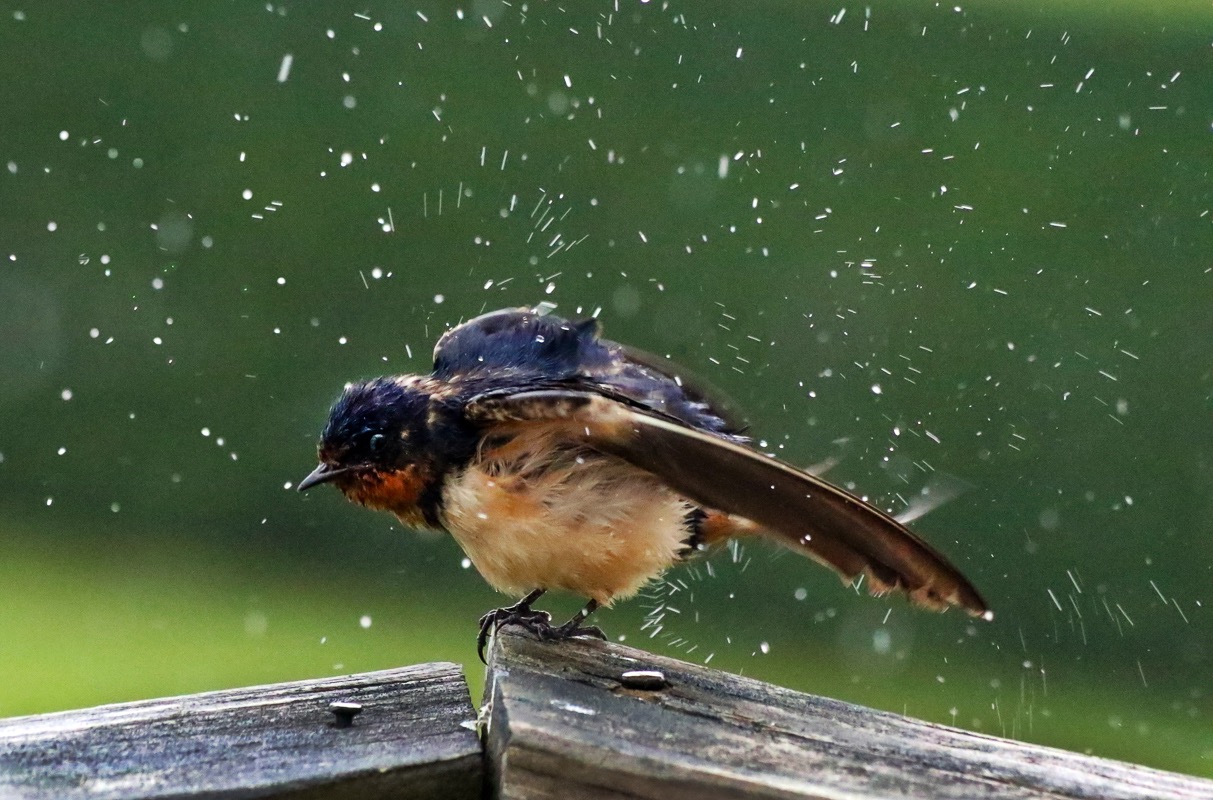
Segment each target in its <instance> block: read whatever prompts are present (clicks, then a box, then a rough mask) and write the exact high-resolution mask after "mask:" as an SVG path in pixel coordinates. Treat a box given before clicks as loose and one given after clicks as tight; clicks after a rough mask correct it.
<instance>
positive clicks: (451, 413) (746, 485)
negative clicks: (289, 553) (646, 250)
mask: <svg viewBox="0 0 1213 800" xmlns="http://www.w3.org/2000/svg"><path fill="white" fill-rule="evenodd" d="M317 455H318V462H319V463H318V465H317V466H316V468H315V469H314V470H313V471H312V472H311V473H310V474H309V475H308V476H307V477H306V478H304V479H303V480H302V481H300V483H299V484H298V489H299V490H300V491H307V490H308V489H311V488H313V487H315V486H317V485H320V484H324V483H330V484H332V485H333V486H335V487H336V488H337V489H339V490H340V491H341V492H342V493H343V494H344V495H345V497H346V498H348V499H349V500H351V501H353V502H354V503H357V504H359V505H362V506H366V507H368V508H371V509H378V510H383V511H387V512H390V513H392V514H394V515H395V516H396V517H397V518H398V519H399V520H400V522H401V523H403V524H404V525H405V526H408V527H412V528H429V529H437V530H442V531H446V532H448V533H449V534H450V535H451V536H452V537H453V538H454V539H455V541H456V542H457V543H458V544H459V546H460V547H461V548H462V549H463V551H464V553H465V554H466V555H467V557H468V559H469V560H470V561H471V563H472V564H473V565H474V566H475V568H476V570H477V571H478V572H479V573H480V575H481V576H482V577H483V578H484V579H485V580H486V581H487V582H488V583H489V584H490V585H491V586H492V587H493V588H495V589H496V590H498V591H499V592H502V593H507V594H510V595H512V596H515V597H518V596H521V598H520V599H519V600H518V601H517V602H515V603H513V604H512V605H509V606H504V607H501V608H496V609H493V610H492V611H489V612H488V613H487V614H485V615H484V616H483V617H481V619H480V627H479V633H478V636H477V653H478V654H479V656H480V658H481V660H482V661H483V660H484V648H485V644H486V642H487V640H488V638H489V637H490V636H491V635H492V634H493V633H494V632H495V631H496V630H497V629H498V628H499V627H501V626H503V625H510V624H513V625H519V626H522V627H524V628H526V629H528V630H530V631H532V632H533V633H534V634H536V635H537V636H538V637H539V638H541V639H548V640H555V639H563V638H568V637H580V636H584V637H596V638H605V636H604V634H603V632H602V630H601V629H600V628H598V627H597V626H594V625H588V624H586V619H587V618H588V617H589V616H590V615H591V614H592V613H594V612H595V611H596V610H597V609H599V608H600V607H609V606H611V605H612V604H613V603H615V602H617V601H620V600H625V599H627V598H629V597H631V596H633V595H634V594H636V593H637V592H638V591H639V590H640V589H641V588H642V587H643V586H645V585H646V584H647V583H649V582H650V581H652V580H653V579H655V578H657V577H659V576H660V575H662V574H663V573H665V572H666V570H668V569H669V568H670V567H672V566H674V565H675V564H678V563H680V562H682V561H685V560H687V559H689V558H691V557H693V556H695V555H696V554H698V553H700V552H701V551H704V550H709V549H711V548H712V547H713V546H714V545H718V544H720V543H722V542H724V541H726V540H729V539H732V538H738V537H751V536H757V537H761V538H764V539H766V540H769V541H773V542H775V543H777V544H779V545H782V546H784V547H786V548H789V549H791V550H794V551H796V552H798V553H801V554H803V555H805V556H808V557H809V558H811V559H813V560H815V561H817V562H820V563H821V564H823V565H825V566H827V567H829V568H831V569H833V570H834V571H835V572H837V573H838V574H839V576H840V577H841V578H842V580H843V581H844V582H846V583H852V584H853V583H855V582H857V581H860V580H865V581H866V584H867V587H868V590H869V591H870V592H871V593H872V594H873V595H883V594H887V593H890V592H901V593H903V594H905V595H906V596H907V597H908V598H909V600H910V601H911V603H912V604H914V605H916V606H920V607H923V608H926V609H932V610H937V611H942V610H945V609H947V608H948V607H951V606H958V607H960V608H963V609H964V610H965V611H966V612H968V613H969V614H970V615H973V616H976V617H984V618H987V619H990V618H992V614H991V612H990V610H989V606H988V605H987V604H986V602H985V600H983V599H982V597H981V595H980V594H979V592H978V591H977V589H976V588H975V587H974V586H973V584H972V583H970V581H969V580H968V579H967V578H965V576H964V575H963V574H961V572H960V571H959V570H958V569H957V568H956V567H954V566H953V565H952V564H951V562H949V561H948V559H947V558H946V557H945V556H944V555H943V554H942V553H940V552H939V551H938V550H936V549H935V548H934V547H932V546H931V545H930V544H928V543H927V542H926V541H924V540H923V539H922V538H921V537H919V536H918V535H917V534H915V533H914V532H912V531H911V530H909V529H908V528H907V527H906V526H905V525H903V524H902V523H900V522H898V521H897V520H896V519H894V518H893V517H892V516H890V515H889V514H887V513H885V512H884V511H882V510H880V509H878V508H876V507H874V506H872V505H869V504H868V503H866V502H864V501H863V500H861V499H859V498H858V497H856V496H854V495H853V494H851V493H849V492H847V491H845V490H843V489H841V488H839V487H837V486H835V485H833V484H831V483H829V482H828V481H826V480H825V479H823V478H821V477H818V476H816V475H812V474H810V473H808V472H806V471H804V470H801V469H798V468H797V467H795V466H792V465H791V464H788V463H785V462H783V461H780V460H778V459H776V458H774V457H772V456H770V455H768V454H765V453H762V452H760V451H758V450H756V449H754V447H753V446H752V444H751V441H750V439H749V438H748V437H747V436H746V435H745V432H744V430H743V427H742V426H741V425H740V424H739V423H738V422H737V421H736V420H735V419H734V415H733V414H732V413H731V411H730V410H729V409H728V408H727V406H726V405H725V404H724V403H722V402H721V401H720V400H719V396H718V395H717V394H716V393H714V391H713V390H712V389H711V388H710V387H708V386H707V385H706V384H704V383H702V382H701V381H698V380H697V379H695V378H693V377H692V376H690V375H689V374H688V373H686V372H685V371H684V370H682V369H681V368H680V367H678V366H677V365H676V364H674V363H673V362H672V361H669V360H667V359H664V358H662V357H660V356H656V355H654V354H651V353H648V352H645V351H643V350H639V349H636V348H633V347H630V346H628V345H624V344H620V343H617V342H613V341H610V340H608V339H605V338H603V337H602V335H601V329H600V327H599V323H598V321H597V319H595V318H588V319H580V320H567V319H564V318H562V317H559V316H556V315H555V314H552V313H551V309H550V308H545V307H543V306H540V307H537V308H525V307H524V308H506V309H501V310H498V311H492V312H489V313H486V314H482V315H480V316H477V317H475V318H474V319H471V320H469V321H467V322H464V323H462V324H460V325H457V326H455V327H453V328H451V329H449V330H447V331H446V332H445V333H444V334H443V335H442V336H441V337H440V338H439V339H438V342H437V344H436V345H435V347H434V361H433V369H432V370H431V371H430V373H429V374H427V375H394V376H383V377H376V378H371V379H367V380H360V381H357V382H353V383H349V384H347V385H346V386H345V388H344V391H343V392H342V393H341V395H340V396H339V397H338V399H337V400H336V402H335V403H333V405H332V407H331V409H330V411H329V415H328V421H327V423H326V424H325V426H324V429H323V431H322V433H321V435H320V440H319V443H318V445H317ZM553 590H555V591H561V592H566V593H571V594H573V595H577V596H580V597H582V598H584V599H585V600H586V604H585V606H584V607H582V608H581V610H580V611H578V612H577V613H576V614H575V615H574V616H573V617H572V618H571V619H569V620H568V621H567V622H565V623H563V624H560V625H556V624H553V623H552V621H551V615H550V614H549V613H547V612H545V611H542V610H538V609H535V608H533V607H532V606H533V604H534V603H535V602H536V601H537V600H538V599H539V598H540V597H541V596H543V595H544V594H545V593H546V592H549V591H553Z"/></svg>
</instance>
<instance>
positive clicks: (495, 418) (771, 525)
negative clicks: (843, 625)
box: [465, 388, 989, 616]
mask: <svg viewBox="0 0 1213 800" xmlns="http://www.w3.org/2000/svg"><path fill="white" fill-rule="evenodd" d="M465 413H466V414H467V415H468V418H469V420H471V421H473V422H481V423H494V424H498V425H500V424H505V425H509V424H519V425H526V424H530V423H538V422H543V423H545V424H551V423H552V422H556V421H563V422H564V423H565V424H567V426H568V431H567V435H568V436H570V437H571V438H578V439H580V440H582V441H584V442H585V443H586V444H587V445H588V446H590V447H592V448H594V449H596V450H598V451H600V452H603V453H607V454H610V455H613V456H615V457H617V458H620V459H623V460H624V461H627V462H629V463H631V464H633V465H635V466H637V467H639V468H640V469H643V470H646V471H648V472H651V473H652V474H654V475H656V476H658V477H659V478H661V479H662V480H663V481H664V482H666V483H667V484H668V485H669V486H670V487H671V488H673V489H674V490H675V491H677V492H679V493H680V494H683V495H684V496H686V497H687V498H689V499H691V500H693V501H695V502H696V503H699V504H702V505H703V506H706V507H708V508H713V509H717V510H720V511H725V512H728V513H730V514H736V515H738V516H741V517H745V518H746V519H749V520H752V521H753V522H755V523H757V524H758V525H759V526H760V527H761V528H763V529H764V531H766V532H767V533H768V534H769V535H771V536H773V537H774V538H776V539H777V540H779V541H780V542H782V543H783V544H785V545H787V546H789V547H792V548H794V549H798V550H802V551H804V552H806V553H807V554H808V555H811V556H812V557H814V558H815V559H817V560H818V561H820V562H822V563H824V564H825V565H827V566H829V567H832V568H833V569H834V570H835V571H837V572H838V573H839V574H840V575H842V576H843V578H845V579H846V580H854V579H856V578H858V577H859V576H861V575H865V576H867V578H868V580H869V582H870V584H871V589H872V590H873V591H874V592H876V593H883V592H885V591H890V590H901V591H904V592H905V593H906V594H907V595H909V597H910V599H911V600H913V601H914V602H915V603H918V604H919V605H922V606H925V607H928V608H933V609H943V608H947V607H948V606H950V605H959V606H961V607H963V608H964V609H965V610H966V611H968V612H969V613H970V614H973V615H975V616H988V614H989V612H988V609H987V606H986V603H985V601H984V600H983V599H982V598H981V595H980V594H979V593H978V592H977V590H976V588H974V587H973V585H972V584H971V583H970V582H969V581H968V580H967V579H966V578H965V577H964V576H963V575H962V574H961V573H960V571H959V570H957V569H956V568H955V567H954V566H952V565H951V564H950V563H949V562H948V560H947V559H946V558H945V557H944V556H943V555H942V554H940V553H939V552H938V551H937V550H935V549H934V548H933V547H931V546H930V545H929V544H927V543H926V542H925V541H923V540H922V539H921V538H919V537H918V536H917V535H916V534H914V533H913V532H912V531H910V530H909V529H908V528H906V527H905V526H904V525H902V524H901V523H899V522H897V521H896V520H895V519H893V518H892V517H890V516H889V515H888V514H885V513H884V512H882V511H880V510H879V509H876V508H873V507H872V506H870V505H868V504H866V503H864V502H863V501H862V500H860V499H858V498H856V497H854V496H852V495H850V494H848V493H847V492H845V491H843V490H842V489H839V488H837V487H835V486H833V485H832V484H830V483H828V482H827V481H824V480H822V479H821V478H818V477H815V476H813V475H809V474H808V473H805V472H803V471H801V470H798V469H796V468H795V467H792V466H790V465H788V464H785V463H783V462H781V461H779V460H777V459H774V458H770V457H767V456H764V455H762V454H761V453H757V452H755V451H754V450H751V449H750V448H748V447H746V446H744V445H741V444H738V443H735V442H732V441H728V440H726V439H724V438H721V437H719V436H716V435H712V434H709V433H704V432H701V431H697V430H695V429H693V428H690V427H688V426H687V425H685V424H683V423H682V422H681V421H679V420H677V419H674V418H670V417H663V416H661V415H659V414H656V413H653V412H652V411H651V410H650V409H646V408H643V407H638V406H635V405H632V404H630V403H629V402H627V399H626V398H619V397H611V396H607V395H605V394H602V393H599V392H598V391H595V390H593V389H569V388H552V389H538V390H531V391H524V392H517V393H512V392H509V391H499V392H491V393H486V394H484V395H480V396H478V397H475V398H473V399H472V400H471V401H470V402H469V403H468V405H467V407H466V409H465Z"/></svg>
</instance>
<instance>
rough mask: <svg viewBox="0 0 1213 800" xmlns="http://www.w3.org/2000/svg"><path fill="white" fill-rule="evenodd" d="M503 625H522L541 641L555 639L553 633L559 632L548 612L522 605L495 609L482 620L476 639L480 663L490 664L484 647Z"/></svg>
mask: <svg viewBox="0 0 1213 800" xmlns="http://www.w3.org/2000/svg"><path fill="white" fill-rule="evenodd" d="M502 625H520V626H522V627H523V628H526V629H527V630H528V631H530V632H531V633H533V634H535V635H536V636H538V637H539V638H540V639H547V638H553V637H551V633H552V632H553V631H555V630H559V629H558V628H555V627H553V626H552V615H551V614H549V613H548V612H546V611H535V610H534V609H532V608H531V607H530V606H528V605H522V604H518V605H513V606H508V607H506V608H494V609H493V610H492V611H490V612H489V613H487V614H485V615H484V616H483V617H481V618H480V635H479V636H477V637H476V654H477V655H479V656H480V663H482V664H487V663H488V662H487V661H485V660H484V646H485V645H486V644H488V641H489V637H490V636H492V635H493V634H494V633H496V632H497V629H498V628H500V627H501V626H502ZM561 627H563V626H561Z"/></svg>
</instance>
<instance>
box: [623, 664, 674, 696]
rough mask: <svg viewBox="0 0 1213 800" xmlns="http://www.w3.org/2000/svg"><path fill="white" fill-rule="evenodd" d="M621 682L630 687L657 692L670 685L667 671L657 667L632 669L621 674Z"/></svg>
mask: <svg viewBox="0 0 1213 800" xmlns="http://www.w3.org/2000/svg"><path fill="white" fill-rule="evenodd" d="M619 682H620V683H622V684H623V685H624V687H625V688H628V689H639V690H641V691H646V692H656V691H658V690H660V689H664V688H665V687H666V686H668V685H669V681H667V680H666V679H665V673H663V672H662V671H661V670H656V669H630V670H628V671H627V672H625V673H623V674H622V675H620V676H619Z"/></svg>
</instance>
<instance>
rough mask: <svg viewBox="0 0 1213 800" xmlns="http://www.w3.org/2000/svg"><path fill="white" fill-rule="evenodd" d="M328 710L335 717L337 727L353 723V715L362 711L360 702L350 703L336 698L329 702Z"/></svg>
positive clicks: (345, 726)
mask: <svg viewBox="0 0 1213 800" xmlns="http://www.w3.org/2000/svg"><path fill="white" fill-rule="evenodd" d="M329 711H332V712H333V716H335V717H336V718H337V727H338V728H348V727H350V726H351V725H353V724H354V717H356V716H358V715H359V714H361V713H362V704H361V703H351V702H349V701H348V700H338V701H336V702H334V703H329Z"/></svg>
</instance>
